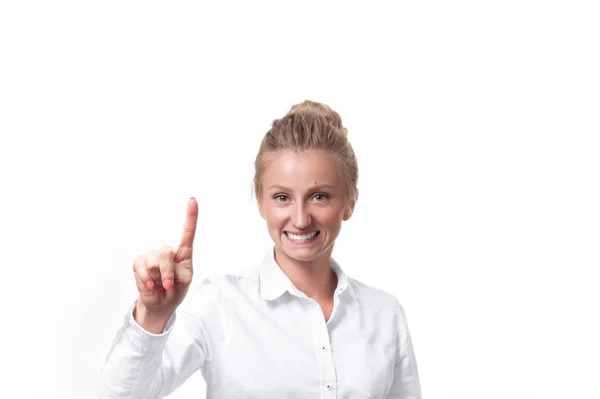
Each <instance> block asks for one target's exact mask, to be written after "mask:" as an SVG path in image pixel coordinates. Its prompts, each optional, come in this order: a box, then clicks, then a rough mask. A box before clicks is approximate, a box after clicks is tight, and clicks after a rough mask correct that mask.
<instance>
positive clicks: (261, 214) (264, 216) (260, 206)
mask: <svg viewBox="0 0 600 399" xmlns="http://www.w3.org/2000/svg"><path fill="white" fill-rule="evenodd" d="M256 204H257V205H258V213H260V217H262V218H263V219H265V220H267V216H266V213H265V209H264V208H263V206H262V202H261V201H260V200H256Z"/></svg>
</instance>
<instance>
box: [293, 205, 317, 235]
mask: <svg viewBox="0 0 600 399" xmlns="http://www.w3.org/2000/svg"><path fill="white" fill-rule="evenodd" d="M311 223H312V218H311V216H310V212H309V209H308V207H307V206H306V205H305V204H302V203H300V204H298V206H296V209H295V210H294V215H293V217H292V224H293V225H294V227H295V228H297V229H298V230H301V229H304V228H305V227H307V226H310V224H311Z"/></svg>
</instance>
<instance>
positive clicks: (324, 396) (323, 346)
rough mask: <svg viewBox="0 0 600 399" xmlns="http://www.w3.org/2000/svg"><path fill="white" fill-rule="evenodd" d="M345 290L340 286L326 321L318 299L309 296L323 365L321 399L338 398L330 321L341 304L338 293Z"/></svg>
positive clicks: (321, 364) (319, 355)
mask: <svg viewBox="0 0 600 399" xmlns="http://www.w3.org/2000/svg"><path fill="white" fill-rule="evenodd" d="M341 292H343V289H342V288H340V289H338V290H337V292H336V293H335V294H334V296H333V309H332V311H331V315H330V317H329V320H327V321H325V318H324V317H323V311H322V309H321V307H320V306H319V304H318V303H317V301H315V300H313V299H310V298H307V299H308V300H309V301H310V305H311V308H312V309H311V313H312V318H313V320H314V322H313V334H314V343H315V345H317V348H316V349H317V353H318V357H319V365H320V366H321V367H320V368H321V376H320V378H321V379H320V385H321V399H335V398H337V390H338V385H337V372H336V369H335V363H334V361H333V351H332V347H331V340H330V336H329V323H330V322H331V320H332V319H333V318H334V317H335V313H336V310H337V308H338V306H339V298H338V295H339V294H340V293H341Z"/></svg>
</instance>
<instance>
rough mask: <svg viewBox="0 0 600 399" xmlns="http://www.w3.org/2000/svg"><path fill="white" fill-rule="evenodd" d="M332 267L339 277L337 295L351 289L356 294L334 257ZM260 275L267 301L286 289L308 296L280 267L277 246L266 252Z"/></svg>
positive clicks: (260, 266)
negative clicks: (276, 253)
mask: <svg viewBox="0 0 600 399" xmlns="http://www.w3.org/2000/svg"><path fill="white" fill-rule="evenodd" d="M331 268H332V269H333V271H334V272H335V274H336V275H337V279H338V283H337V288H336V290H335V295H340V294H342V293H343V292H345V291H349V292H350V293H351V295H352V296H354V294H353V290H352V287H351V286H350V284H349V281H348V277H347V276H346V273H344V270H343V269H342V268H341V266H340V265H339V263H337V262H336V261H335V260H334V259H333V258H332V259H331ZM258 275H259V280H260V294H261V297H262V298H263V299H264V300H266V301H272V300H274V299H277V298H279V297H280V296H281V295H283V293H285V292H286V291H288V292H289V293H290V294H292V295H295V296H298V297H306V295H305V294H304V293H303V292H301V291H300V290H298V289H297V288H296V287H295V286H294V284H293V283H292V281H291V280H290V279H289V277H288V276H286V275H285V273H284V272H283V270H281V267H279V265H278V264H277V262H276V261H275V247H273V248H271V249H270V250H269V251H267V253H266V254H265V256H264V258H263V260H262V261H261V263H260V265H259V266H258Z"/></svg>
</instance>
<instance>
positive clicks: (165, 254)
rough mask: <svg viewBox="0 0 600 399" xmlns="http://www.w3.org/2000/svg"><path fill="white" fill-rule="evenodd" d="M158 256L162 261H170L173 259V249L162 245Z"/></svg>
mask: <svg viewBox="0 0 600 399" xmlns="http://www.w3.org/2000/svg"><path fill="white" fill-rule="evenodd" d="M158 256H159V257H161V258H162V259H171V258H173V249H172V248H171V247H169V246H167V245H163V246H162V247H160V249H159V250H158Z"/></svg>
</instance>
